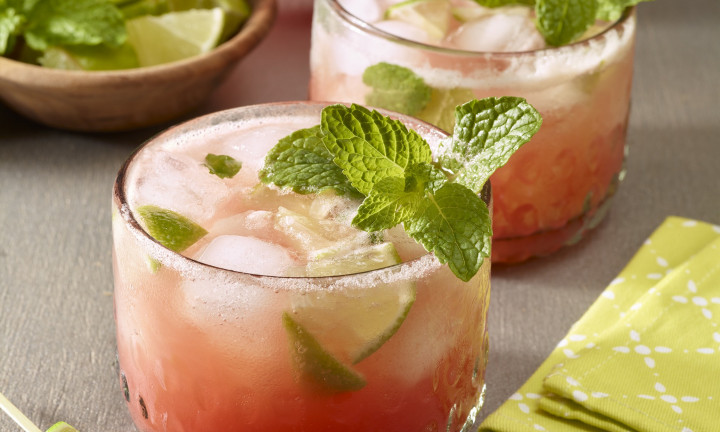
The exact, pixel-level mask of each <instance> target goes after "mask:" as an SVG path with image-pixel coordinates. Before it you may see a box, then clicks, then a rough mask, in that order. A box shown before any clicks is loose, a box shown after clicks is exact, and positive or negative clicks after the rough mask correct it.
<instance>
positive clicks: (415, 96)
mask: <svg viewBox="0 0 720 432" xmlns="http://www.w3.org/2000/svg"><path fill="white" fill-rule="evenodd" d="M363 82H364V83H365V84H366V85H368V86H369V87H371V88H372V90H371V91H370V93H368V94H367V95H366V96H365V103H366V104H368V105H372V106H375V107H378V108H384V109H387V110H391V111H396V112H399V113H403V114H408V115H415V114H417V113H418V112H420V110H422V109H423V108H424V107H425V105H427V103H428V102H430V92H431V88H430V87H429V86H428V85H427V84H425V81H423V79H422V78H421V77H419V76H417V75H416V74H415V72H413V71H412V70H410V69H408V68H406V67H403V66H398V65H394V64H390V63H385V62H382V63H378V64H376V65H373V66H370V67H368V68H367V69H365V72H363Z"/></svg>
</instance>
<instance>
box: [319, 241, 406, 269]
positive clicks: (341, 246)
mask: <svg viewBox="0 0 720 432" xmlns="http://www.w3.org/2000/svg"><path fill="white" fill-rule="evenodd" d="M368 238H369V237H368ZM357 246H358V245H357V243H356V242H354V241H352V240H351V241H348V242H344V243H338V244H336V245H333V246H330V247H327V248H324V249H318V250H316V251H313V252H312V253H311V254H310V259H311V261H310V262H308V264H307V273H308V276H340V275H346V274H354V273H360V272H365V271H370V270H376V269H381V268H385V267H389V266H391V265H395V264H399V263H400V262H401V261H400V256H399V255H398V253H397V251H396V250H395V246H393V244H392V243H380V244H377V245H370V246H364V247H359V248H357V249H355V247H357Z"/></svg>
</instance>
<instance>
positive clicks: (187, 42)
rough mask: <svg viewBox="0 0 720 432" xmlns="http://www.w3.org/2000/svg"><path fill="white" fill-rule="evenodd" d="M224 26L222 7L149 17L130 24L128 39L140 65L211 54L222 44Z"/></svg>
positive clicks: (152, 64) (127, 24)
mask: <svg viewBox="0 0 720 432" xmlns="http://www.w3.org/2000/svg"><path fill="white" fill-rule="evenodd" d="M224 26H225V12H224V11H223V10H222V9H221V8H213V9H192V10H188V11H181V12H170V13H166V14H164V15H160V16H152V15H145V16H141V17H138V18H133V19H131V20H128V21H127V22H126V27H127V31H128V40H129V41H130V44H131V45H132V46H133V47H134V48H135V51H136V52H137V56H138V60H139V62H140V66H154V65H158V64H162V63H169V62H173V61H177V60H183V59H186V58H190V57H193V56H196V55H200V54H204V53H207V52H209V51H210V50H212V49H213V48H215V47H216V46H217V45H218V44H219V43H220V41H221V39H220V38H221V36H222V34H223V28H224Z"/></svg>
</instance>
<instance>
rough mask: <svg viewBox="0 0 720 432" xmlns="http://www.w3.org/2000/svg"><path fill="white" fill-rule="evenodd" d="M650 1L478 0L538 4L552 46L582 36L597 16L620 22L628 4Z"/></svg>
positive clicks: (542, 30) (487, 3)
mask: <svg viewBox="0 0 720 432" xmlns="http://www.w3.org/2000/svg"><path fill="white" fill-rule="evenodd" d="M642 1H650V0H475V2H476V3H478V4H479V5H481V6H485V7H490V8H494V7H501V6H510V5H517V4H522V5H527V6H534V7H535V16H536V18H535V19H536V22H535V24H536V27H537V29H538V30H539V31H540V33H541V34H542V35H543V37H544V38H545V42H546V43H547V44H548V45H550V46H561V45H566V44H568V43H570V42H573V41H575V40H577V39H578V38H580V36H582V35H583V34H584V33H585V31H586V30H587V29H588V28H590V26H591V25H592V24H593V23H594V22H595V20H596V19H599V20H603V21H616V20H618V19H619V18H620V17H621V16H622V13H623V12H624V11H625V9H627V8H628V7H631V6H635V5H637V4H638V3H640V2H642Z"/></svg>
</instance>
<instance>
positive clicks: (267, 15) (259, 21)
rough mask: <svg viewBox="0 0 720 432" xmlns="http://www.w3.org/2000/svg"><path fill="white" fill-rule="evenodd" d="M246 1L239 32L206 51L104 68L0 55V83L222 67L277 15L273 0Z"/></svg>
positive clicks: (160, 76)
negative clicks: (42, 63) (49, 65)
mask: <svg viewBox="0 0 720 432" xmlns="http://www.w3.org/2000/svg"><path fill="white" fill-rule="evenodd" d="M250 1H252V4H253V8H252V13H251V14H250V16H249V18H248V20H247V21H246V22H245V23H244V24H243V26H242V27H241V29H240V31H238V32H237V33H236V34H235V35H234V36H233V37H231V38H230V39H228V40H227V41H225V42H223V43H222V44H220V45H219V46H217V47H215V48H214V49H212V50H211V51H209V52H207V53H203V54H200V55H197V56H193V57H189V58H187V59H183V60H178V61H175V62H171V63H164V64H160V65H155V66H146V67H138V68H132V69H120V70H104V71H82V70H64V69H52V68H46V67H43V66H40V65H34V64H30V63H24V62H21V61H18V60H13V59H10V58H7V57H2V56H0V82H2V81H6V82H10V83H16V84H21V85H24V86H32V87H47V88H50V87H65V86H67V85H68V83H72V84H73V85H82V86H97V85H98V84H111V83H128V84H130V83H133V82H135V81H136V80H138V79H141V80H142V81H143V82H147V83H152V82H160V81H168V80H176V79H182V78H184V77H186V76H187V75H188V73H198V72H203V71H208V70H216V69H220V68H225V67H227V66H229V65H230V64H232V63H234V62H235V61H236V60H237V59H238V58H240V57H242V56H244V55H245V54H247V53H249V52H250V51H252V50H253V49H254V48H255V47H256V46H257V45H258V44H259V43H260V42H261V41H262V40H263V38H264V37H265V36H266V35H267V34H268V33H269V32H270V30H271V29H272V25H273V23H274V21H275V18H276V16H277V5H276V0H250ZM191 71H192V72H191Z"/></svg>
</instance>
